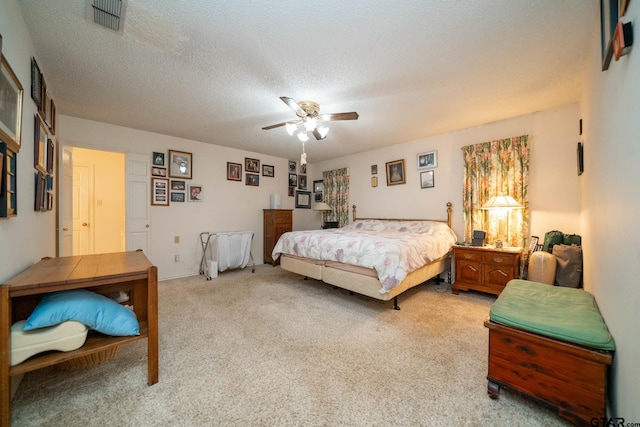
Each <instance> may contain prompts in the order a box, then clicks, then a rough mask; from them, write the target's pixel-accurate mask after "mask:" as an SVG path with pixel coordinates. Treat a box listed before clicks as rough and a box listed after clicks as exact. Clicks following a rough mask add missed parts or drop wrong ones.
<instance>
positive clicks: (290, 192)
mask: <svg viewBox="0 0 640 427" xmlns="http://www.w3.org/2000/svg"><path fill="white" fill-rule="evenodd" d="M287 195H288V196H289V197H293V196H295V195H296V187H291V186H289V187H288V188H287Z"/></svg>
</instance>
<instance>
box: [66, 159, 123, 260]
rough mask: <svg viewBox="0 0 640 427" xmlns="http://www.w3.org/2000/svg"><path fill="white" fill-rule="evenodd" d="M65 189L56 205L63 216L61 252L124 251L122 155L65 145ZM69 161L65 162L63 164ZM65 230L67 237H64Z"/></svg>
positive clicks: (69, 253) (73, 253) (70, 253)
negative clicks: (67, 154)
mask: <svg viewBox="0 0 640 427" xmlns="http://www.w3.org/2000/svg"><path fill="white" fill-rule="evenodd" d="M65 150H66V151H67V152H68V153H69V156H68V157H69V160H70V161H69V162H64V161H63V169H64V171H63V176H64V177H65V178H67V179H66V180H65V184H64V187H65V188H64V189H63V191H62V192H61V193H62V194H61V200H60V204H59V206H60V207H61V209H62V210H63V212H62V213H61V215H62V216H63V217H66V218H67V219H68V220H69V221H67V223H68V224H67V225H66V226H63V228H62V229H63V236H62V238H61V240H60V241H61V246H62V247H61V254H62V255H65V254H68V255H89V254H100V253H110V252H120V251H124V250H125V246H126V238H125V228H126V202H125V155H124V154H123V153H114V152H110V151H99V150H92V149H86V148H79V147H65ZM66 163H68V164H66ZM64 231H67V232H69V231H70V236H68V237H69V238H64Z"/></svg>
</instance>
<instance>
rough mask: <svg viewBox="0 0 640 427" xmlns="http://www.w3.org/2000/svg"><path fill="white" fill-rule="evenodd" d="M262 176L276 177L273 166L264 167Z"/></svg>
mask: <svg viewBox="0 0 640 427" xmlns="http://www.w3.org/2000/svg"><path fill="white" fill-rule="evenodd" d="M262 176H268V177H271V178H273V177H274V176H275V174H274V167H273V166H272V165H262Z"/></svg>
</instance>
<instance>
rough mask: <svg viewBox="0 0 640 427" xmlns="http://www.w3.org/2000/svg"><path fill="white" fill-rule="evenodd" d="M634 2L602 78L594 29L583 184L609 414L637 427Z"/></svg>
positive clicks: (639, 93) (639, 291) (639, 258)
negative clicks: (610, 351)
mask: <svg viewBox="0 0 640 427" xmlns="http://www.w3.org/2000/svg"><path fill="white" fill-rule="evenodd" d="M639 18H640V2H639V1H632V2H630V3H629V10H628V11H627V14H626V15H625V17H624V18H623V21H625V22H629V21H634V22H633V24H634V32H635V39H636V43H635V45H634V46H633V49H632V51H631V53H630V54H629V55H626V56H624V57H622V58H621V59H620V61H618V62H616V61H614V60H612V61H611V65H610V67H609V69H608V70H607V71H604V72H603V71H601V58H600V38H599V27H598V24H599V23H594V37H593V43H592V46H593V48H592V49H591V53H592V54H591V60H590V62H589V77H588V81H587V84H586V87H585V92H584V96H583V105H582V109H583V116H584V125H585V126H584V128H585V131H584V145H585V153H584V157H585V171H584V174H583V175H582V179H581V182H580V184H581V192H582V214H581V220H582V223H583V227H582V229H583V235H584V238H585V239H584V246H583V247H584V256H585V287H586V288H587V289H588V290H589V291H591V292H592V293H593V294H594V295H595V296H596V299H597V301H598V306H599V307H600V311H601V312H602V313H603V315H604V318H605V320H606V322H607V325H608V327H609V329H610V330H611V333H612V334H613V336H614V338H615V340H616V346H617V349H616V355H615V358H614V369H613V382H612V388H611V390H612V397H613V399H612V402H613V408H612V412H613V414H614V415H616V416H619V417H624V418H625V420H626V421H627V422H638V420H640V405H638V403H639V402H640V389H639V388H638V384H640V334H639V333H638V325H640V309H639V308H638V303H639V302H640V286H639V284H638V278H639V277H640V243H639V242H640V239H639V238H638V235H640V225H639V222H638V218H637V214H638V212H639V211H640V209H639V208H640V206H639V205H640V202H639V200H640V189H639V187H638V177H637V175H636V173H637V171H638V165H640V120H639V118H640V117H639V113H640V79H639V78H638V76H640V47H639V46H638V41H637V40H638V29H637V28H638V21H639Z"/></svg>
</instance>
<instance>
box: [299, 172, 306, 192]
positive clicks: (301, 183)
mask: <svg viewBox="0 0 640 427" xmlns="http://www.w3.org/2000/svg"><path fill="white" fill-rule="evenodd" d="M306 189H307V175H298V190H306Z"/></svg>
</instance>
